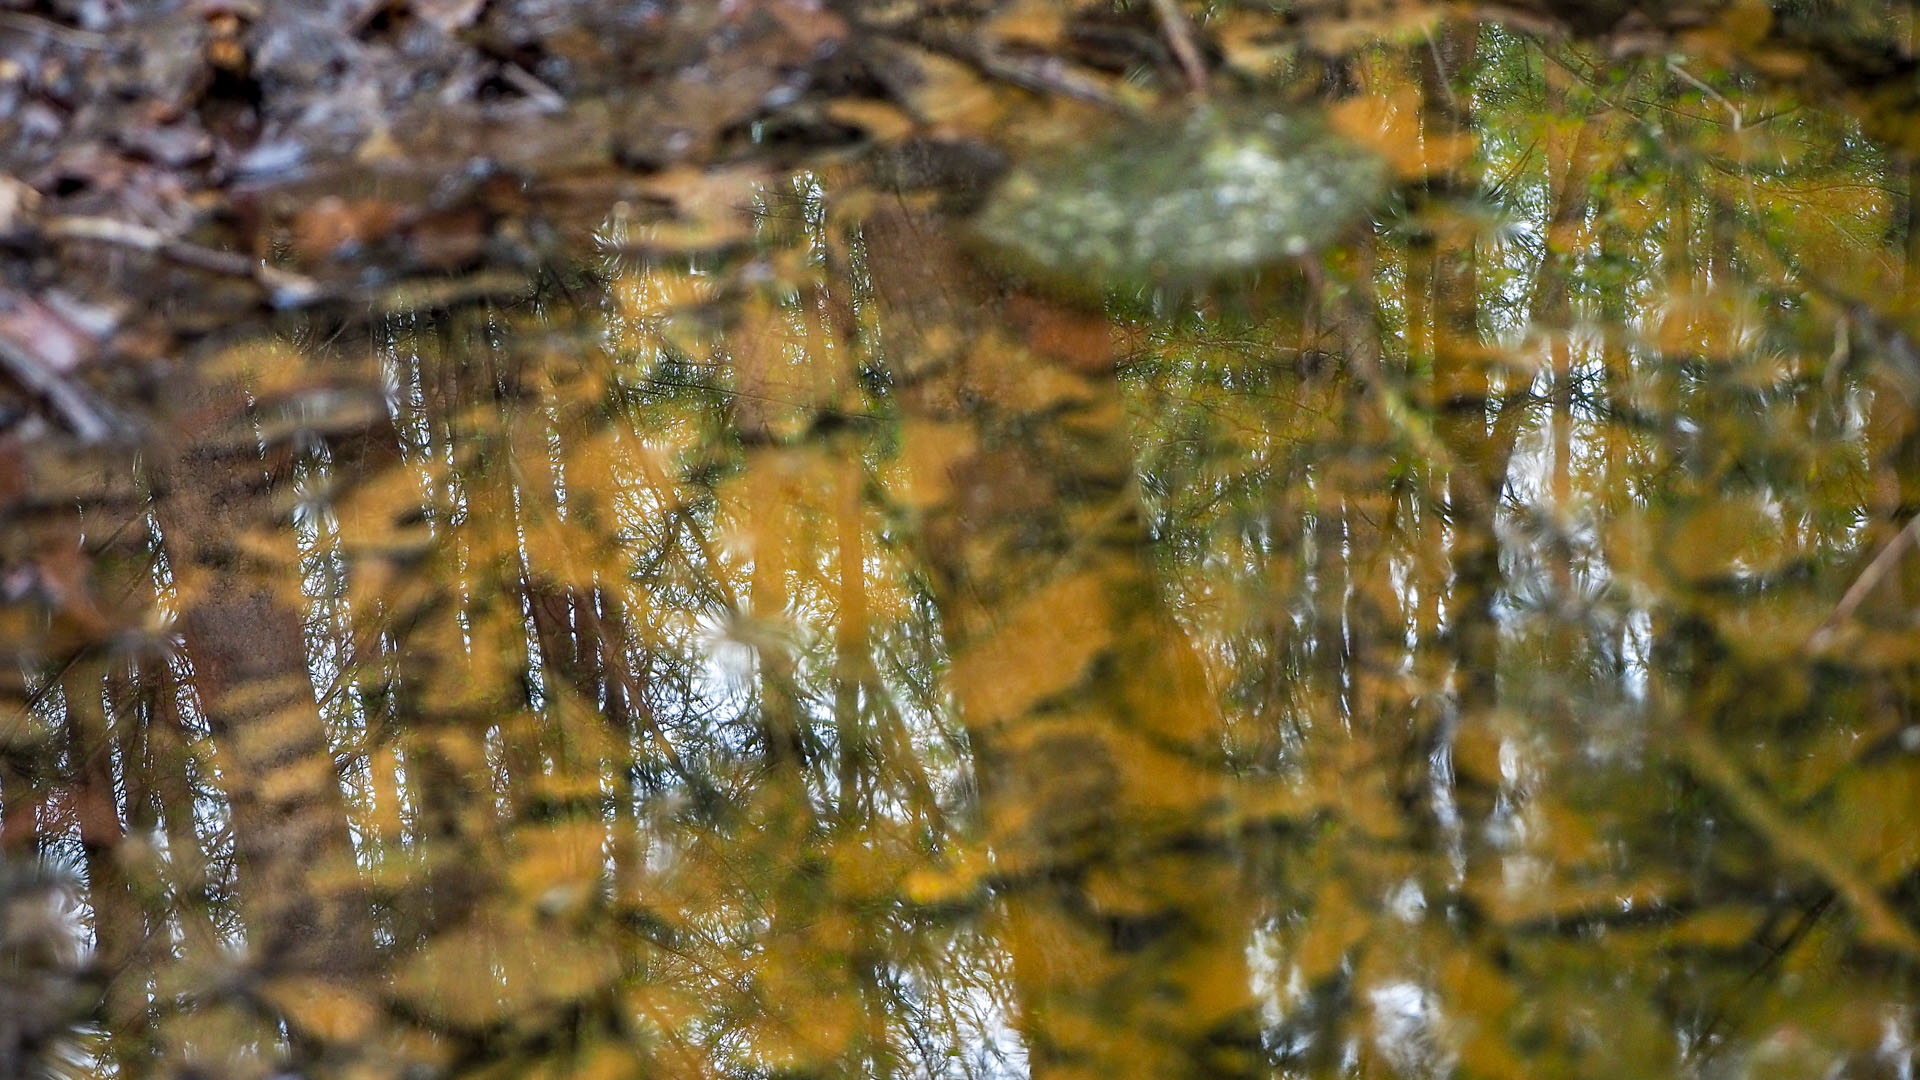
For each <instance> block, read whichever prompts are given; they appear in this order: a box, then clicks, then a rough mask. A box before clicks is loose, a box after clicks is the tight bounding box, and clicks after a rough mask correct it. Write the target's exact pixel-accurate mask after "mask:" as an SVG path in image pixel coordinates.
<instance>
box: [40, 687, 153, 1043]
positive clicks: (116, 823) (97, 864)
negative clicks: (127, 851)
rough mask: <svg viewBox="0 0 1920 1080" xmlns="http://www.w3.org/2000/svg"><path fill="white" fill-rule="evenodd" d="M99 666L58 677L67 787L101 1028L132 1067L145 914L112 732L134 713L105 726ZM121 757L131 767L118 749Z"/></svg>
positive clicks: (141, 1011) (142, 998)
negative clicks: (130, 861)
mask: <svg viewBox="0 0 1920 1080" xmlns="http://www.w3.org/2000/svg"><path fill="white" fill-rule="evenodd" d="M107 669H108V665H107V664H106V663H105V662H103V661H101V660H97V659H91V660H87V661H83V662H80V663H76V664H75V665H73V666H72V667H70V668H68V669H67V671H66V674H65V675H64V676H63V677H62V679H61V686H62V689H63V690H64V691H65V698H66V716H67V725H66V727H67V759H68V762H69V769H70V778H69V780H68V790H69V797H70V798H71V799H72V801H73V812H74V817H75V818H76V819H77V822H76V823H77V825H78V826H79V833H80V853H81V860H82V864H83V865H84V866H85V868H86V873H87V902H88V904H89V906H91V907H92V908H93V948H94V953H93V963H94V965H95V967H96V968H97V969H98V970H99V972H100V973H101V975H102V976H103V977H104V978H105V979H106V981H107V985H106V1001H105V1007H106V1019H107V1022H108V1030H109V1031H111V1032H112V1034H113V1036H114V1039H113V1047H114V1050H115V1056H116V1060H117V1061H118V1062H119V1064H120V1066H121V1067H122V1068H135V1067H137V1065H138V1059H139V1057H140V1056H141V1055H140V1043H141V1041H142V1037H143V1031H142V1029H143V1028H144V1027H145V1023H144V1021H145V1019H146V1017H145V1012H146V1000H147V985H146V980H147V972H148V970H149V968H148V966H147V964H146V963H145V962H144V959H145V958H144V956H143V954H144V952H145V950H144V949H143V947H142V943H143V939H144V938H145V936H146V931H145V926H146V920H145V919H144V917H143V916H142V913H141V911H140V909H139V906H138V905H137V904H136V903H135V900H134V894H133V883H132V882H131V881H130V880H129V879H128V877H127V873H126V870H125V866H124V864H123V862H122V859H121V850H120V845H121V841H122V840H124V839H125V837H126V833H125V830H124V829H123V828H122V826H121V824H120V803H119V797H118V795H117V789H116V787H115V784H114V769H113V763H114V758H115V756H116V754H115V752H114V751H115V747H114V745H113V741H114V737H115V735H116V734H119V735H120V736H122V740H121V741H122V742H124V741H125V740H124V735H125V729H126V728H127V727H128V726H130V725H131V724H133V723H134V722H135V718H134V717H132V716H130V715H128V714H126V713H125V712H120V713H119V715H117V716H115V717H114V721H115V722H116V723H117V726H119V727H120V728H121V731H120V732H118V733H116V732H113V731H111V730H110V728H109V721H108V716H107V711H106V708H105V706H104V704H103V702H102V698H101V695H102V693H103V691H104V690H105V684H106V681H107V677H108V670H107ZM122 761H123V764H125V765H126V766H128V767H129V768H130V767H131V762H130V761H128V760H127V759H126V758H125V757H124V756H122ZM128 788H129V791H128V797H129V801H130V802H131V800H132V799H133V798H134V797H135V796H136V795H137V794H138V792H137V789H136V785H135V782H134V780H133V778H132V775H131V773H129V775H128Z"/></svg>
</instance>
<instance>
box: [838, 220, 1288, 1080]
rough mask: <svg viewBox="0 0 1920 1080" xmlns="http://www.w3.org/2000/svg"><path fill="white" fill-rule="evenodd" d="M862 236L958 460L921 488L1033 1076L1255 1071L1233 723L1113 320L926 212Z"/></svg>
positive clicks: (906, 365)
mask: <svg viewBox="0 0 1920 1080" xmlns="http://www.w3.org/2000/svg"><path fill="white" fill-rule="evenodd" d="M866 235H867V242H868V245H869V248H868V250H869V257H870V259H871V267H872V276H873V281H874V285H875V290H876V292H877V294H878V301H879V303H880V307H881V319H882V324H883V326H885V327H886V329H887V331H888V335H889V336H888V338H887V340H888V341H889V342H890V343H891V346H890V347H891V351H890V354H889V356H890V360H891V361H892V363H893V365H894V366H895V369H896V371H897V372H898V373H899V374H900V377H901V378H902V379H903V381H904V382H905V383H906V385H905V386H904V388H903V390H902V393H901V398H900V400H901V407H902V409H903V411H904V412H905V414H906V417H907V422H908V427H907V432H906V436H905V437H906V440H907V448H906V452H907V455H908V457H909V458H910V459H913V460H918V461H939V462H941V463H942V464H941V465H940V466H937V467H933V468H930V469H928V470H926V473H927V475H925V476H920V477H918V479H917V482H918V483H919V488H918V493H917V495H916V501H917V502H919V503H922V504H924V506H925V510H924V516H923V518H922V526H923V536H924V540H925V544H926V552H927V561H928V567H927V568H928V571H929V573H930V576H931V579H932V581H933V587H934V593H935V601H936V603H937V605H938V606H939V609H940V615H941V620H942V626H943V629H944V632H945V634H946V637H947V641H948V644H949V647H950V649H951V652H952V655H953V657H954V663H953V671H952V680H953V685H954V689H955V692H956V694H957V697H958V700H959V703H960V707H961V710H962V712H963V715H964V718H965V721H966V725H967V732H968V738H969V740H970V742H971V745H972V750H973V753H974V764H975V772H976V780H977V784H978V787H979V791H980V798H981V803H982V809H983V812H984V816H985V819H986V828H987V837H988V841H989V843H990V845H991V846H992V849H993V857H994V860H995V866H996V872H997V874H998V875H999V876H1000V878H1002V879H1003V880H1004V882H1005V886H1004V889H1005V892H1004V901H1005V905H1006V913H1007V918H1008V927H1007V932H1008V946H1009V951H1010V953H1011V957H1012V961H1013V973H1014V979H1015V983H1016V986H1015V992H1016V999H1017V1005H1018V1008H1019V1010H1020V1014H1021V1015H1020V1023H1021V1027H1022V1031H1023V1033H1024V1035H1025V1038H1026V1042H1027V1047H1028V1053H1029V1057H1030V1061H1031V1064H1032V1070H1033V1073H1034V1075H1036V1076H1039V1077H1053V1076H1068V1075H1071V1076H1106V1077H1135V1076H1140V1077H1145V1076H1152V1077H1181V1076H1186V1077H1197V1076H1210V1077H1234V1076H1254V1075H1261V1074H1263V1073H1264V1070H1263V1069H1262V1068H1261V1066H1260V1061H1259V1044H1258V1038H1257V1034H1258V1028H1257V1015H1256V1013H1255V1011H1254V1008H1253V1005H1252V996H1251V991H1250V977H1249V972H1248V967H1247V962H1246V959H1245V954H1244V949H1245V944H1246V934H1247V932H1248V925H1247V922H1246V919H1245V918H1244V917H1243V913H1242V909H1241V905H1240V904H1239V903H1238V902H1237V897H1238V895H1239V890H1238V889H1237V887H1236V886H1237V879H1236V871H1235V867H1234V858H1233V853H1232V851H1231V848H1230V845H1229V842H1228V838H1227V836H1226V835H1225V830H1224V828H1223V818H1224V815H1225V802H1226V799H1227V789H1226V784H1225V781H1224V779H1223V775H1222V770H1221V768H1220V764H1219V759H1220V756H1221V755H1220V748H1219V738H1220V731H1219V718H1218V716H1217V711H1216V709H1215V708H1214V707H1213V706H1212V704H1211V702H1210V698H1209V694H1208V691H1207V688H1206V686H1205V684H1204V681H1203V678H1202V673H1201V670H1200V666H1199V663H1198V661H1197V658H1196V657H1195V656H1193V654H1192V652H1191V647H1190V645H1189V644H1188V643H1187V641H1186V640H1185V638H1184V637H1183V636H1182V634H1181V632H1180V630H1179V628H1178V627H1177V626H1176V625H1175V624H1174V623H1173V621H1172V619H1171V617H1170V616H1169V614H1168V612H1167V611H1166V610H1165V608H1164V606H1163V604H1162V602H1161V600H1160V598H1159V596H1158V594H1157V591H1156V586H1155V582H1154V580H1153V577H1152V575H1151V573H1150V570H1149V566H1148V560H1147V556H1146V552H1145V550H1144V549H1145V546H1146V543H1147V536H1146V532H1145V527H1144V523H1143V521H1142V517H1141V512H1140V509H1139V506H1138V502H1137V493H1136V492H1135V489H1134V477H1133V471H1134V460H1133V453H1132V449H1131V446H1130V444H1129V440H1128V433H1127V429H1126V423H1125V414H1124V409H1123V406H1122V403H1121V399H1120V393H1119V384H1118V380H1117V379H1116V377H1115V369H1114V361H1113V357H1112V354H1111V351H1110V346H1109V341H1108V329H1107V326H1106V324H1105V321H1104V320H1103V319H1101V318H1099V317H1097V316H1091V315H1088V314H1085V313H1082V312H1077V311H1070V310H1066V309H1063V308H1060V307H1058V306H1055V305H1053V304H1050V303H1048V302H1047V301H1044V300H1039V299H1036V298H1034V297H1031V296H1027V295H1014V296H1011V297H1008V296H1006V295H1004V294H1002V293H1000V292H999V291H998V290H996V289H995V288H994V287H993V286H992V285H991V284H990V283H989V282H987V281H986V280H984V279H983V278H982V277H981V276H980V275H979V273H978V272H977V271H975V270H973V269H972V268H971V267H969V266H968V265H966V264H965V263H964V262H963V260H961V259H960V258H959V256H958V254H957V253H956V251H955V250H954V248H953V246H952V242H951V240H950V239H949V238H948V237H946V236H945V235H944V233H943V232H942V229H941V225H940V223H939V222H938V221H936V220H934V219H932V218H929V217H925V216H916V215H912V214H908V213H895V214H888V215H885V216H882V217H880V218H879V219H877V220H874V221H872V222H871V223H870V224H869V227H868V231H867V234H866ZM1002 328H1004V329H1002ZM896 334H897V335H899V336H897V337H896V336H894V335H896ZM916 440H919V442H918V443H916Z"/></svg>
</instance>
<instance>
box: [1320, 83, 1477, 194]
mask: <svg viewBox="0 0 1920 1080" xmlns="http://www.w3.org/2000/svg"><path fill="white" fill-rule="evenodd" d="M1420 111H1421V99H1420V94H1419V92H1418V91H1416V90H1414V89H1413V88H1412V87H1406V86H1403V87H1399V88H1397V89H1395V90H1392V91H1390V92H1388V93H1386V94H1383V95H1378V96H1371V97H1353V98H1348V99H1347V100H1345V101H1342V102H1340V103H1338V104H1336V105H1334V106H1332V107H1331V108H1329V109H1328V110H1327V119H1328V122H1329V124H1330V125H1331V126H1332V127H1333V130H1335V131H1337V132H1339V133H1340V134H1341V135H1344V136H1346V137H1347V138H1348V139H1350V140H1352V142H1353V143H1354V145H1356V146H1360V147H1364V148H1366V149H1369V150H1371V151H1373V152H1374V153H1375V154H1377V155H1379V157H1380V158H1381V160H1383V161H1385V162H1386V163H1387V167H1388V168H1390V169H1392V170H1393V174H1394V175H1395V176H1396V177H1398V178H1400V179H1402V180H1417V179H1419V178H1421V177H1423V176H1430V175H1433V174H1435V173H1443V172H1446V171H1447V170H1449V169H1452V168H1454V167H1455V166H1457V165H1459V164H1461V163H1462V162H1464V161H1466V160H1467V159H1468V158H1470V157H1472V156H1473V151H1474V145H1475V143H1474V139H1473V136H1471V135H1468V134H1465V133H1456V134H1447V135H1441V134H1436V133H1434V132H1430V131H1424V132H1423V131H1422V130H1421V124H1420Z"/></svg>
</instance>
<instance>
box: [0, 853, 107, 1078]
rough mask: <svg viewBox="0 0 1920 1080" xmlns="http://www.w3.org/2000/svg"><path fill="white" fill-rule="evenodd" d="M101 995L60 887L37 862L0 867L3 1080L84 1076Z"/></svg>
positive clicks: (1, 864) (0, 864) (0, 1048)
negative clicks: (86, 1029)
mask: <svg viewBox="0 0 1920 1080" xmlns="http://www.w3.org/2000/svg"><path fill="white" fill-rule="evenodd" d="M98 996H99V995H98V989H97V987H95V986H93V985H92V984H91V982H90V981H89V979H88V978H87V975H86V971H85V968H84V966H83V961H82V957H81V932H80V925H79V924H78V923H77V922H76V921H75V920H74V919H73V917H72V909H71V896H70V894H69V893H68V891H67V888H66V885H65V883H64V882H63V881H61V880H60V878H59V877H57V876H56V875H55V874H54V873H53V872H52V871H51V870H50V869H49V868H48V867H46V866H44V865H42V864H39V863H30V862H25V861H8V862H0V1076H10V1077H62V1076H70V1075H73V1076H77V1075H81V1063H82V1061H83V1060H84V1058H83V1055H82V1046H81V1042H80V1039H81V1035H82V1024H83V1023H84V1021H85V1019H86V1017H87V1015H88V1014H89V1012H91V1011H92V1006H93V1004H94V1002H95V1001H96V999H97V998H98Z"/></svg>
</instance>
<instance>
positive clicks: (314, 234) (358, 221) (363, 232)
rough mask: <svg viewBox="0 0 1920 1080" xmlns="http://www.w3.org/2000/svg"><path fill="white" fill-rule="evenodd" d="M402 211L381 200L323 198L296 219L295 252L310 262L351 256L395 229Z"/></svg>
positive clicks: (294, 229)
mask: <svg viewBox="0 0 1920 1080" xmlns="http://www.w3.org/2000/svg"><path fill="white" fill-rule="evenodd" d="M397 216H398V208H397V207H395V206H394V205H393V204H392V203H389V202H386V201H384V200H381V199H356V200H354V201H353V202H348V201H346V200H345V199H342V198H340V197H338V196H335V195H329V196H327V197H326V198H324V199H320V200H319V201H317V202H315V203H314V204H313V205H312V206H309V207H307V208H306V209H304V210H302V211H300V212H299V213H298V214H295V215H294V217H293V223H292V225H291V226H290V232H291V234H292V238H293V250H294V252H295V253H296V254H298V255H299V256H300V257H301V258H303V259H306V260H309V261H318V260H322V259H331V258H336V257H338V256H341V255H347V254H351V253H352V252H354V251H356V250H358V249H359V248H361V247H364V246H365V245H367V244H369V243H372V242H373V241H375V240H378V239H380V238H381V237H383V236H385V235H386V234H387V233H388V232H390V231H391V230H392V229H393V225H394V221H395V219H396V217H397Z"/></svg>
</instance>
